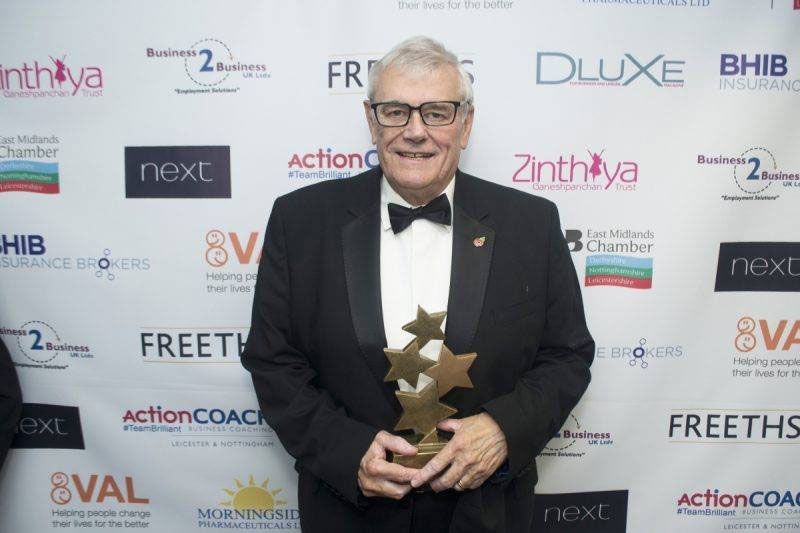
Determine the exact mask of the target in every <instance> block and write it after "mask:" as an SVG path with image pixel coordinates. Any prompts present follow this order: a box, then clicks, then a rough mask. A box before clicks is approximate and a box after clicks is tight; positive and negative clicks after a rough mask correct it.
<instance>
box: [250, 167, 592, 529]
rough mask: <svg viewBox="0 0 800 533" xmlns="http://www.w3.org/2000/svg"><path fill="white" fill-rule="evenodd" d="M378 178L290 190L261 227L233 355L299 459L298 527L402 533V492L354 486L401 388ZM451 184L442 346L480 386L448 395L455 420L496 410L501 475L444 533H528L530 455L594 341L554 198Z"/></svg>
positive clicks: (585, 367) (472, 495)
mask: <svg viewBox="0 0 800 533" xmlns="http://www.w3.org/2000/svg"><path fill="white" fill-rule="evenodd" d="M381 176H382V171H381V169H380V168H375V169H373V170H370V171H368V172H365V173H363V174H360V175H358V176H355V177H353V178H349V179H344V180H336V181H327V182H323V183H319V184H315V185H312V186H309V187H305V188H303V189H299V190H297V191H294V192H291V193H289V194H287V195H285V196H282V197H280V198H278V199H277V200H275V204H274V206H273V209H272V213H271V215H270V218H269V222H268V224H267V230H266V234H265V239H264V249H263V253H262V256H261V263H260V266H259V271H258V280H257V282H256V287H255V296H254V302H253V316H252V324H251V329H250V335H249V337H248V340H247V343H246V346H245V348H244V351H243V354H242V363H243V365H244V366H245V367H246V368H247V369H248V370H249V371H250V372H251V374H252V378H253V383H254V385H255V390H256V394H257V396H258V400H259V404H260V406H261V410H262V411H263V413H264V415H265V417H266V419H267V421H268V422H269V424H270V426H271V427H272V428H273V429H274V430H275V432H276V434H277V435H278V437H279V439H280V441H281V442H282V443H283V445H284V447H285V448H286V450H287V451H288V452H289V453H290V454H291V455H292V456H293V457H294V458H295V459H296V464H295V468H296V469H297V471H298V472H299V480H298V499H299V506H300V515H301V523H302V527H303V530H304V531H312V532H313V531H339V530H341V531H348V532H352V531H408V530H409V522H410V519H411V510H410V509H409V504H408V502H407V501H405V500H404V501H399V502H398V501H395V500H390V499H386V498H366V497H364V496H363V495H362V494H361V493H360V490H359V488H358V484H357V473H358V467H359V463H360V460H361V458H362V457H363V455H364V453H365V452H366V450H367V448H368V447H369V445H370V444H371V442H372V440H373V438H374V437H375V434H376V433H377V432H378V431H379V430H381V429H384V430H387V431H390V432H391V431H392V428H393V427H394V426H395V424H396V423H397V421H398V419H399V416H400V414H401V409H400V404H399V402H398V401H397V399H396V397H395V395H394V391H395V390H396V389H397V385H396V383H385V382H384V381H383V378H384V376H385V375H386V373H387V371H388V368H389V362H388V359H387V358H386V356H385V354H384V352H383V349H384V348H385V347H386V336H385V332H384V329H383V317H382V307H381V280H380V231H381V224H380V220H381V219H380V180H381ZM455 179H456V182H455V192H454V196H453V204H454V205H453V218H452V220H453V222H452V223H453V256H452V267H451V273H450V292H449V300H448V308H447V325H446V330H445V341H444V342H445V344H446V345H447V346H448V347H449V348H450V349H451V350H452V351H453V352H454V353H456V354H460V353H468V352H477V353H478V357H477V358H476V360H475V362H474V363H473V364H472V367H471V368H470V370H469V376H470V378H471V380H472V382H473V384H474V388H471V389H470V388H456V389H453V390H451V391H450V392H448V393H447V394H446V395H445V396H444V397H443V398H442V401H443V402H444V403H447V404H449V405H451V406H453V407H455V408H456V409H458V414H457V415H456V417H466V416H470V415H474V414H477V413H480V412H487V413H488V414H489V415H491V416H492V418H493V419H494V420H495V421H496V422H497V423H498V425H499V426H500V428H501V429H502V430H503V432H504V433H505V437H506V440H507V444H508V457H507V472H505V473H504V474H503V475H500V474H496V475H493V476H492V477H491V478H490V479H489V480H487V481H486V482H485V483H484V484H483V485H482V486H481V487H480V488H478V489H476V490H468V491H465V492H464V493H462V494H461V495H460V496H459V499H458V503H457V505H456V508H455V512H454V515H453V522H452V523H453V525H452V526H451V531H517V530H519V531H528V530H529V528H530V526H529V523H530V519H531V516H532V507H533V491H534V485H535V484H536V481H537V474H536V463H535V458H536V456H537V455H538V453H539V452H540V451H541V450H542V448H543V447H544V445H545V444H546V443H547V442H548V441H549V440H550V439H551V438H552V437H553V436H554V435H555V433H556V432H557V431H558V430H559V428H560V427H561V426H562V424H563V423H564V421H565V419H566V417H567V416H568V415H569V413H570V411H571V410H572V408H573V407H574V406H575V404H576V403H577V401H578V399H579V398H580V397H581V395H582V394H583V392H584V390H585V389H586V387H587V385H588V383H589V379H590V373H589V365H590V364H591V361H592V358H593V355H594V342H593V340H592V337H591V336H590V334H589V331H588V330H587V327H586V322H585V318H584V312H583V303H582V300H581V295H580V285H579V283H578V279H577V276H576V274H575V268H574V266H573V264H572V260H571V258H570V254H569V250H568V248H567V244H566V242H565V240H564V236H563V234H562V233H561V228H560V222H559V218H558V211H557V210H556V207H555V205H554V204H553V203H552V202H550V201H548V200H545V199H543V198H539V197H536V196H532V195H529V194H526V193H522V192H520V191H516V190H513V189H510V188H507V187H503V186H500V185H497V184H494V183H491V182H488V181H484V180H481V179H478V178H476V177H473V176H470V175H468V174H465V173H463V172H460V171H458V172H457V174H456V178H455ZM429 311H437V310H435V309H434V310H429ZM412 318H413V317H409V320H410V319H412ZM391 348H402V347H394V346H392V347H391Z"/></svg>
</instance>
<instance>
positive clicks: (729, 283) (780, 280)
mask: <svg viewBox="0 0 800 533" xmlns="http://www.w3.org/2000/svg"><path fill="white" fill-rule="evenodd" d="M714 291H715V292H800V242H723V243H720V245H719V258H718V260H717V278H716V283H715V284H714Z"/></svg>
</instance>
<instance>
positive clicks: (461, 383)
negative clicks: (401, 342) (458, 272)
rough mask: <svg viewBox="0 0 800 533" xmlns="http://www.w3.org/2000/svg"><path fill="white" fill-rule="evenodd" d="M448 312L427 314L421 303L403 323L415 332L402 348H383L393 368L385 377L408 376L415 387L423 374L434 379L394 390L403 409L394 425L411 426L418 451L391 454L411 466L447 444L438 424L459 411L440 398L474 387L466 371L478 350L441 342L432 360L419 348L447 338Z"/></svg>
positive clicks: (394, 459)
mask: <svg viewBox="0 0 800 533" xmlns="http://www.w3.org/2000/svg"><path fill="white" fill-rule="evenodd" d="M446 315H447V313H445V312H439V313H431V314H428V313H427V312H426V311H425V310H424V309H423V308H422V307H419V306H418V307H417V319H416V320H414V321H412V322H409V323H408V324H406V325H405V326H403V331H407V332H409V333H411V334H413V335H415V336H416V338H415V339H414V340H413V341H411V342H410V343H408V345H407V346H406V347H405V348H403V349H402V350H392V349H389V348H384V350H383V351H384V353H385V354H386V357H387V358H388V359H389V362H390V363H391V368H389V372H388V373H387V374H386V377H385V378H383V381H397V380H398V379H404V380H406V381H407V382H408V383H409V384H410V385H411V386H412V387H414V388H416V387H417V382H418V379H419V375H420V374H425V375H426V376H428V377H430V378H432V379H433V381H432V382H430V383H428V384H427V385H426V386H425V387H424V388H423V389H422V390H421V391H419V392H404V391H399V390H398V391H395V395H396V396H397V399H398V400H399V401H400V405H401V406H402V407H403V413H402V415H401V416H400V420H399V421H398V422H397V425H396V426H395V427H394V429H395V431H399V430H403V429H411V430H413V431H414V435H413V436H412V437H408V438H406V440H408V441H409V442H410V443H411V444H413V445H414V446H416V447H417V450H418V451H417V455H413V456H408V455H397V454H394V455H393V456H392V462H394V463H397V464H400V465H403V466H407V467H410V468H422V467H423V466H425V465H426V464H427V463H428V461H430V460H431V459H432V458H433V456H434V455H436V454H437V453H439V451H440V450H441V449H442V448H444V445H445V444H447V441H446V440H443V439H442V438H441V437H440V436H439V434H438V432H437V430H436V424H438V423H439V422H441V421H442V420H444V419H445V418H448V417H450V416H451V415H454V414H455V413H457V412H458V411H457V410H456V409H454V408H453V407H450V406H449V405H447V404H444V403H441V402H440V401H439V399H440V398H442V397H443V396H444V395H445V394H447V393H448V392H450V390H452V389H453V388H454V387H465V388H470V389H471V388H472V381H471V380H470V379H469V376H468V375H467V371H468V370H469V367H470V366H472V363H473V362H474V361H475V358H476V357H477V356H478V354H476V353H468V354H463V355H455V354H453V352H452V351H450V349H449V348H448V347H447V346H445V345H444V344H442V348H441V350H440V351H439V360H438V361H433V360H431V359H428V358H426V357H423V356H422V355H421V354H420V353H419V351H420V350H421V349H422V347H423V346H425V345H426V344H428V342H429V341H431V340H434V339H436V340H444V332H443V331H442V322H444V318H445V316H446Z"/></svg>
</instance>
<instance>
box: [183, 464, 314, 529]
mask: <svg viewBox="0 0 800 533" xmlns="http://www.w3.org/2000/svg"><path fill="white" fill-rule="evenodd" d="M242 479H244V478H242ZM259 479H260V478H256V477H255V476H254V475H253V474H250V475H249V476H248V477H247V482H242V481H241V480H239V479H238V478H234V479H233V481H232V482H230V483H228V484H226V485H225V487H224V488H222V489H221V490H220V491H219V494H218V497H217V502H218V503H216V504H213V505H211V506H208V507H200V508H197V510H196V511H197V515H196V525H197V527H198V528H201V529H224V530H231V529H235V530H241V529H269V530H271V531H276V530H277V531H299V530H300V511H299V510H298V509H296V508H292V507H289V502H288V501H287V500H286V499H285V498H287V495H286V494H285V492H284V490H283V488H282V487H275V486H274V485H273V484H271V483H270V479H269V478H268V477H267V478H263V481H259Z"/></svg>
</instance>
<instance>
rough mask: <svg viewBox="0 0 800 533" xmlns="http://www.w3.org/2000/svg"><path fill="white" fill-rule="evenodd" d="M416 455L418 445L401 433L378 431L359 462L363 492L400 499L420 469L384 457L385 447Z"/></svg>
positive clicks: (368, 494)
mask: <svg viewBox="0 0 800 533" xmlns="http://www.w3.org/2000/svg"><path fill="white" fill-rule="evenodd" d="M387 450H388V451H391V452H394V453H398V454H401V455H416V454H417V449H416V448H415V447H414V446H412V445H410V444H409V443H408V442H407V441H406V440H405V439H404V438H403V437H398V436H396V435H392V434H391V433H388V432H386V431H379V432H378V434H377V435H375V439H373V441H372V444H370V446H369V448H368V449H367V453H365V454H364V457H362V458H361V464H360V465H359V466H358V487H359V488H360V489H361V492H362V493H363V494H364V496H369V497H376V496H382V497H384V498H393V499H395V500H399V499H401V498H403V496H405V495H406V494H408V491H410V490H411V485H410V484H409V481H411V478H413V477H414V476H415V475H416V474H417V473H418V472H419V470H417V469H416V468H406V467H405V466H400V465H397V464H394V463H390V462H388V461H386V451H387Z"/></svg>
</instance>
